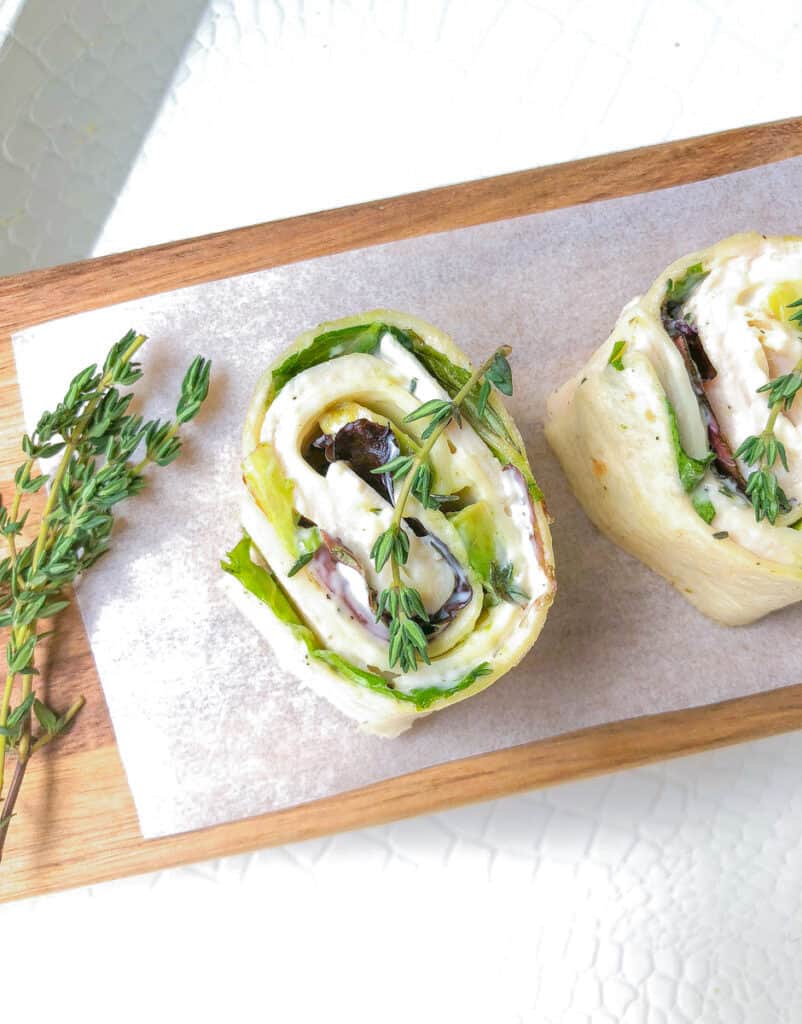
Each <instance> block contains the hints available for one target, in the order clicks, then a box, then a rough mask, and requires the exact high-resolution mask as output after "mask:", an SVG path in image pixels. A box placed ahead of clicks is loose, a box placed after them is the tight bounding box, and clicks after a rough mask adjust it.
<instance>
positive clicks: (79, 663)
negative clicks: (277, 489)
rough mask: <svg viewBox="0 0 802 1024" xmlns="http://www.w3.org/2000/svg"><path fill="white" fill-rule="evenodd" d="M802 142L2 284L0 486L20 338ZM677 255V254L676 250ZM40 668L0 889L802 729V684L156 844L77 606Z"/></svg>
mask: <svg viewBox="0 0 802 1024" xmlns="http://www.w3.org/2000/svg"><path fill="white" fill-rule="evenodd" d="M800 154H802V119H793V120H788V121H779V122H775V123H773V124H767V125H759V126H755V127H750V128H739V129H736V130H734V131H729V132H723V133H721V134H717V135H708V136H704V137H702V138H697V139H689V140H683V141H680V142H672V143H667V144H664V145H660V146H653V147H649V148H645V149H638V150H632V151H630V152H626V153H617V154H612V155H610V156H602V157H593V158H591V159H587V160H579V161H575V162H573V163H568V164H560V165H557V166H555V167H545V168H540V169H538V170H533V171H522V172H519V173H515V174H508V175H503V176H501V177H497V178H487V179H484V180H481V181H475V182H469V183H467V184H462V185H455V186H452V187H447V188H441V189H434V190H431V191H429V192H420V193H417V194H414V195H408V196H401V197H399V198H395V199H387V200H381V201H378V202H373V203H366V204H364V205H360V206H351V207H346V208H344V209H339V210H329V211H327V212H325V213H319V214H312V215H309V216H305V217H296V218H293V219H290V220H283V221H277V222H274V223H272V224H260V225H256V226H254V227H248V228H241V229H238V230H235V231H225V232H222V233H220V234H215V235H207V236H205V237H203V238H194V239H189V240H187V241H182V242H174V243H170V244H167V245H160V246H155V247H153V248H150V249H141V250H138V251H136V252H130V253H123V254H121V255H116V256H106V257H103V258H101V259H97V260H87V261H85V262H83V263H76V264H71V265H69V266H63V267H55V268H53V269H49V270H41V271H35V272H33V273H29V274H22V275H19V276H16V277H11V278H3V279H0V493H8V482H9V480H10V479H11V477H12V475H13V470H14V468H15V466H16V465H17V463H18V462H19V455H20V453H19V450H18V447H17V446H18V443H19V438H20V435H21V433H22V429H23V426H22V410H21V406H20V401H19V393H18V390H17V387H16V382H15V372H14V361H13V357H12V354H11V345H10V334H11V333H12V332H13V331H15V330H18V329H20V328H22V327H26V326H29V325H31V324H35V323H39V322H41V321H44V320H49V319H52V318H54V317H58V316H63V315H66V314H68V313H77V312H81V311H83V310H87V309H93V308H95V307H98V306H104V305H110V304H111V303H115V302H122V301H124V300H126V299H132V298H137V297H140V296H143V295H148V294H152V293H155V292H160V291H167V290H170V289H173V288H179V287H181V286H182V285H189V284H196V283H198V282H201V281H210V280H213V279H216V278H222V277H228V276H230V275H233V274H241V273H244V272H247V271H253V270H261V269H264V268H266V267H273V266H278V265H280V264H283V263H292V262H296V261H298V260H304V259H309V258H311V257H314V256H321V255H325V254H328V253H334V252H340V251H342V250H345V249H354V248H357V247H360V246H367V245H374V244H377V243H380V242H390V241H393V240H395V239H400V238H409V237H412V236H414V235H421V234H428V233H431V232H436V231H448V230H451V229H453V228H459V227H465V226H467V225H471V224H480V223H484V222H487V221H493V220H502V219H505V218H509V217H517V216H521V215H523V214H528V213H536V212H539V211H542V210H552V209H556V208H559V207H563V206H571V205H574V204H577V203H586V202H592V201H594V200H598V199H609V198H615V197H618V196H624V195H630V194H632V193H635V192H644V191H649V190H652V189H658V188H665V187H668V186H671V185H679V184H684V183H686V182H691V181H697V180H700V179H703V178H710V177H714V176H715V175H719V174H725V173H727V172H730V171H737V170H742V169H745V168H748V167H755V166H758V165H760V164H764V163H770V162H772V161H775V160H781V159H784V158H786V157H791V156H798V155H800ZM667 258H668V256H667ZM48 642H49V643H50V647H49V649H48V650H47V652H46V653H47V660H48V664H47V666H46V671H44V672H43V679H45V680H47V682H48V686H49V692H50V695H51V699H52V700H53V702H54V703H55V705H56V707H58V708H66V707H67V706H68V704H69V703H70V701H71V700H72V698H73V697H75V696H77V695H78V694H79V693H83V694H84V695H85V696H86V698H87V707H86V708H85V710H84V711H83V713H82V714H81V716H80V718H79V720H78V722H77V725H76V727H75V729H73V731H72V732H71V733H70V734H69V735H68V736H66V737H64V738H63V739H62V740H59V741H58V742H56V743H53V744H52V745H51V746H49V747H47V748H45V750H44V751H43V752H42V753H41V754H40V755H37V757H36V758H35V759H34V760H33V761H32V762H31V765H30V767H29V770H28V773H27V777H26V779H25V784H24V788H23V791H22V795H21V798H20V801H19V803H18V805H17V810H18V813H17V815H16V817H15V818H14V820H13V821H12V824H11V828H10V832H9V838H8V841H7V844H6V855H5V858H4V863H3V864H2V866H0V900H8V899H13V898H16V897H21V896H30V895H34V894H36V893H43V892H52V891H54V890H58V889H63V888H66V887H68V886H73V885H81V884H86V883H90V882H98V881H101V880H104V879H109V878H116V877H119V876H122V875H129V874H134V873H136V872H140V871H148V870H153V869H157V868H164V867H168V866H170V865H174V864H183V863H187V862H189V861H196V860H202V859H205V858H209V857H218V856H221V855H223V854H229V853H241V852H244V851H247V850H253V849H255V848H257V847H262V846H269V845H271V844H276V843H283V842H288V841H291V840H297V839H306V838H311V837H313V836H319V835H322V834H324V833H328V832H335V831H341V830H345V829H351V828H357V827H360V826H364V825H372V824H378V823H380V822H386V821H390V820H393V819H397V818H402V817H408V816H410V815H414V814H420V813H422V812H427V811H436V810H442V809H444V808H447V807H453V806H455V805H457V804H462V803H467V802H469V801H476V800H484V799H488V798H491V797H497V796H501V795H504V794H508V793H515V792H520V791H522V790H526V789H531V788H533V787H536V786H545V785H549V784H551V783H555V782H560V781H564V780H568V779H578V778H583V777H586V776H589V775H594V774H598V773H601V772H606V771H612V770H614V769H617V768H627V767H632V766H634V765H640V764H646V763H648V762H650V761H656V760H659V759H661V758H667V757H673V756H677V755H680V754H689V753H694V752H696V751H700V750H705V749H708V748H710V747H715V746H722V745H724V744H728V743H736V742H739V741H743V740H748V739H755V738H758V737H763V736H770V735H772V734H774V733H779V732H785V731H789V730H791V729H798V728H802V685H798V686H789V687H785V688H783V689H779V690H774V691H772V692H770V693H764V694H760V695H757V696H754V697H746V698H740V699H737V700H731V701H725V702H723V703H720V704H715V705H710V706H707V707H702V708H691V709H688V710H685V711H680V712H674V713H670V714H663V715H653V716H648V717H643V718H636V719H630V720H628V721H625V722H615V723H612V724H609V725H605V726H600V727H597V728H593V729H585V730H582V731H581V732H575V733H570V734H566V735H562V736H558V737H556V738H554V739H549V740H543V741H540V742H537V743H530V744H526V745H524V746H519V747H514V748H511V749H508V750H501V751H497V752H495V753H491V754H483V755H479V756H477V757H472V758H468V759H465V760H462V761H457V762H452V763H450V764H445V765H441V766H438V767H435V768H429V769H426V770H425V771H420V772H415V773H413V774H411V775H406V776H403V777H401V778H397V779H391V780H389V781H386V782H380V783H377V784H375V785H372V786H369V787H367V788H364V789H360V790H355V791H352V792H349V793H345V794H343V795H341V796H336V797H330V798H327V799H325V800H320V801H317V802H315V803H312V804H306V805H304V806H301V807H296V808H292V809H290V810H286V811H278V812H274V813H272V814H265V815H262V816H261V817H257V818H250V819H247V820H244V821H239V822H235V823H234V824H230V825H221V826H218V827H216V828H210V829H204V830H202V831H198V832H191V833H186V834H184V835H180V836H174V837H172V838H167V839H158V840H150V841H147V842H146V841H144V840H143V839H142V838H141V837H140V835H139V829H138V825H137V820H136V815H135V813H134V806H133V802H132V800H131V795H130V793H129V791H128V786H127V784H126V779H125V773H124V771H123V767H122V764H121V763H120V759H119V755H118V752H117V747H116V745H115V742H114V733H113V731H112V727H111V722H110V721H109V717H108V712H107V710H106V706H105V703H104V700H103V695H102V693H101V690H100V686H99V683H98V678H97V674H96V672H95V667H94V663H93V661H92V655H91V653H90V651H89V647H88V645H87V640H86V635H85V633H84V630H83V626H82V624H81V620H80V616H79V615H78V613H77V611H76V610H75V609H73V608H71V609H69V610H68V612H66V613H65V616H64V618H63V619H62V621H61V622H60V623H59V632H58V634H57V635H56V636H55V637H53V638H52V639H51V640H50V641H48Z"/></svg>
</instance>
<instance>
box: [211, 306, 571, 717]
mask: <svg viewBox="0 0 802 1024" xmlns="http://www.w3.org/2000/svg"><path fill="white" fill-rule="evenodd" d="M470 372H471V367H470V363H469V361H468V359H467V358H466V357H465V355H464V354H463V353H462V352H461V351H460V350H459V349H458V348H457V347H456V345H454V343H453V342H452V341H451V340H450V338H448V337H447V336H446V335H445V334H443V333H442V332H441V331H438V330H437V329H436V328H434V327H432V326H431V325H429V324H427V323H425V322H423V321H421V320H418V319H416V318H415V317H412V316H407V315H405V314H401V313H394V312H390V311H387V310H376V311H372V312H368V313H364V314H361V315H359V316H354V317H349V318H347V319H344V320H339V321H336V322H333V323H327V324H323V325H321V326H319V327H317V328H315V329H314V330H311V331H308V332H306V333H305V334H303V335H301V337H300V338H298V339H297V341H296V342H295V343H294V344H293V345H292V346H291V347H290V348H289V349H288V350H287V351H286V352H284V353H283V354H282V355H281V356H280V357H279V358H278V359H277V360H276V362H275V363H274V364H273V365H272V366H270V367H269V368H268V369H267V371H266V372H265V373H264V375H263V376H262V378H261V380H260V382H259V384H258V386H257V389H256V392H255V394H254V397H253V400H252V402H251V405H250V408H249V410H248V414H247V419H246V424H245V429H244V433H243V476H244V481H245V485H246V486H245V495H244V499H243V504H242V513H241V518H242V526H243V529H244V536H243V539H242V541H241V542H240V543H239V544H238V545H237V547H236V548H235V549H234V550H233V551H232V552H231V553H230V555H229V562H228V564H227V565H224V568H226V569H227V570H228V572H229V573H230V574H231V575H232V576H234V577H236V578H237V580H238V583H239V584H242V586H239V585H236V584H235V585H234V589H233V593H234V596H235V599H236V600H237V601H238V603H239V604H240V606H241V607H242V608H243V610H244V611H245V613H246V614H247V615H248V617H249V619H250V620H251V621H252V622H253V624H254V625H255V626H256V627H257V628H258V629H259V630H260V631H261V632H262V633H263V634H264V635H265V636H266V637H267V639H268V640H269V641H270V644H271V646H272V648H273V651H274V653H275V655H276V657H277V658H278V659H279V661H280V662H281V663H282V664H283V665H284V666H285V668H286V669H287V670H288V671H290V672H291V673H292V674H293V675H295V676H296V677H297V678H298V679H299V680H300V681H301V682H303V683H304V684H306V685H308V686H309V687H310V688H311V689H313V690H314V691H315V692H316V693H318V694H320V695H321V696H323V697H325V698H326V699H328V700H329V701H330V702H331V703H332V704H333V705H335V706H336V707H337V708H339V709H340V710H341V711H342V712H344V713H345V714H346V715H349V716H350V717H351V718H354V719H356V721H358V722H359V723H360V725H361V726H362V728H363V729H364V730H365V731H368V732H371V733H375V734H378V735H382V736H388V737H392V736H396V735H398V734H399V733H401V732H403V731H404V730H405V729H408V728H409V727H410V726H411V725H412V724H413V723H414V721H415V720H416V719H418V718H421V717H423V716H425V715H428V714H431V713H432V712H434V711H437V710H440V709H441V708H444V707H447V706H450V705H451V704H455V703H457V702H458V701H461V700H465V699H466V698H467V697H471V696H473V695H474V694H476V693H479V692H480V691H481V690H484V689H486V688H487V687H488V686H490V685H491V684H492V683H493V682H495V681H496V680H497V679H498V678H500V676H502V675H503V674H504V673H505V672H507V671H508V670H509V669H510V668H512V667H513V666H514V665H516V664H517V663H518V662H519V661H520V660H521V658H522V657H523V656H524V655H525V654H526V652H527V651H528V650H529V649H530V647H531V646H532V644H534V642H535V640H536V638H537V636H538V634H539V632H540V630H541V628H542V626H543V622H544V620H545V618H546V614H547V611H548V608H549V606H550V604H551V602H552V599H553V594H554V562H553V555H552V548H551V539H550V534H549V528H548V518H547V514H546V512H545V509H544V507H543V504H542V500H541V494H540V491H539V490H538V488H537V484H536V483H535V480H534V478H533V476H532V472H531V470H530V468H529V464H528V462H527V459H526V454H525V451H524V446H523V442H522V440H521V437H520V434H519V432H518V430H517V429H516V427H515V424H514V423H513V421H512V419H511V418H510V416H509V414H508V413H507V411H506V410H505V408H504V406H503V404H502V402H501V400H500V399H499V397H498V396H497V395H496V394H495V392H494V393H493V395H492V396H491V397H490V399H489V401H488V405H487V408H486V411H485V413H484V415H482V416H479V415H476V412H477V405H476V395H473V397H472V398H470V400H468V401H466V402H465V404H464V405H463V406H462V415H461V417H460V418H459V421H458V420H457V419H456V418H455V419H454V420H453V421H452V422H450V423H449V425H448V426H447V428H446V430H445V432H444V433H443V435H442V436H441V437H439V438H438V439H437V440H436V442H435V443H434V447H433V449H432V451H431V455H430V460H429V461H430V465H431V470H432V482H431V492H432V494H433V495H434V497H433V498H432V499H431V505H430V506H429V505H424V504H423V503H422V502H421V501H420V500H418V498H417V497H415V496H414V495H411V496H410V497H409V500H408V502H407V504H406V505H405V506H404V508H405V511H404V520H403V527H404V531H405V533H406V535H407V537H408V541H409V556H408V559H407V561H406V564H405V565H404V566H403V567H402V569H401V576H402V579H403V581H404V583H406V584H409V586H411V587H414V588H415V589H416V590H417V591H418V593H419V595H420V598H421V600H422V603H423V606H424V609H425V613H426V615H425V619H423V618H422V619H421V620H420V625H421V628H422V629H423V630H424V632H425V634H426V649H427V652H428V654H427V656H428V658H429V661H430V663H429V664H426V663H425V662H424V661H422V660H421V661H420V662H418V664H417V665H416V666H415V667H414V669H412V670H409V669H407V670H402V669H401V668H400V667H399V665H398V664H396V665H395V666H394V667H391V666H390V659H389V657H388V653H389V629H388V615H387V614H386V613H385V614H380V612H381V609H380V608H379V607H378V605H379V595H380V594H381V593H382V591H383V590H384V589H385V588H387V587H388V586H389V585H390V584H391V583H392V578H391V570H390V566H389V565H386V566H384V567H383V568H382V569H381V570H380V571H377V570H376V566H375V564H374V560H373V558H372V555H371V553H372V550H373V547H374V545H375V543H376V541H377V538H379V537H380V535H381V534H382V533H383V531H385V530H387V528H388V526H389V524H390V522H391V518H392V515H393V509H394V503H395V498H396V496H397V493H398V483H397V482H396V481H394V480H393V479H392V476H391V474H390V473H382V472H381V466H383V465H384V464H385V463H388V462H390V461H391V460H392V459H393V458H396V459H398V458H399V457H402V456H405V455H414V454H415V453H416V452H417V451H418V450H419V449H420V447H421V445H422V434H423V432H424V430H425V428H426V424H427V421H426V419H419V420H412V421H409V420H408V417H409V415H410V414H412V413H414V412H415V411H416V410H417V409H419V408H421V407H422V406H423V405H424V404H425V403H426V402H430V401H432V400H433V399H440V400H448V399H450V398H452V397H453V396H454V394H455V393H456V392H457V391H459V389H460V388H461V387H462V385H463V384H464V383H465V382H466V380H467V379H468V377H469V376H470ZM477 390H478V388H477ZM376 470H378V472H375V471H376Z"/></svg>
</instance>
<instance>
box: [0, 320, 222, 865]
mask: <svg viewBox="0 0 802 1024" xmlns="http://www.w3.org/2000/svg"><path fill="white" fill-rule="evenodd" d="M145 340H146V339H145V336H144V335H142V334H136V333H135V332H134V331H129V332H128V333H127V334H125V335H124V337H122V338H121V339H120V340H119V341H118V342H117V343H116V344H115V345H113V346H112V347H111V349H110V350H109V353H108V355H107V357H106V360H105V362H104V363H103V366H102V368H98V366H97V365H96V364H93V365H92V366H87V367H86V369H84V370H82V371H81V372H80V373H78V374H76V375H75V377H73V379H72V382H71V383H70V386H69V388H68V389H67V392H66V394H65V396H64V398H63V399H62V401H61V402H60V403H59V404H58V405H57V406H56V408H55V410H54V411H52V412H50V411H48V412H45V413H43V414H42V416H41V417H40V418H39V421H38V423H37V425H36V428H35V429H34V431H33V432H32V433H31V434H25V435H24V436H23V438H22V441H21V448H22V451H23V454H24V455H25V460H24V461H23V462H22V464H21V465H20V466H19V468H18V469H17V471H16V473H15V475H14V495H13V498H12V499H11V504H10V505H9V506H8V507H4V506H3V505H1V504H0V534H2V536H3V537H4V538H5V543H6V549H7V556H6V557H5V558H4V559H2V561H0V626H3V627H7V628H8V629H9V639H8V643H7V645H6V676H5V684H4V686H3V690H2V697H1V698H0V797H2V794H3V782H4V775H5V767H6V759H7V758H8V757H9V756H10V754H11V752H12V751H13V752H15V753H16V767H15V770H14V776H13V778H12V781H11V785H10V786H9V789H8V793H7V795H6V797H5V802H4V805H3V811H2V816H0V857H2V851H3V845H4V843H5V838H6V835H7V832H8V825H9V822H10V820H11V817H12V814H13V812H14V806H15V804H16V801H17V797H18V794H19V790H20V787H21V785H22V780H23V777H24V775H25V770H26V767H27V765H28V762H29V760H30V758H31V757H32V756H33V754H34V753H36V752H37V751H38V750H41V749H42V747H44V746H46V745H47V744H48V743H50V742H51V741H52V740H53V739H55V738H56V737H57V736H60V735H61V734H63V733H64V732H65V731H66V730H67V729H68V728H69V727H70V725H71V724H72V722H73V720H74V719H75V716H76V715H77V714H78V713H79V712H80V710H81V708H82V707H83V705H84V698H83V697H79V698H78V699H77V700H75V701H74V702H73V703H72V705H71V706H70V707H69V708H67V709H66V710H65V711H64V712H63V713H58V712H57V711H56V710H54V709H53V708H52V707H50V705H49V704H48V703H47V702H46V701H44V700H42V699H40V698H39V697H38V696H37V695H36V692H35V689H34V685H33V680H34V677H36V676H37V675H38V674H39V672H38V670H37V668H36V665H35V661H36V651H37V647H38V645H39V643H40V641H41V640H42V639H44V637H46V636H48V635H49V634H50V633H51V632H52V630H50V631H47V632H43V631H41V630H40V626H39V624H40V622H41V621H42V620H45V619H51V618H53V617H54V616H57V615H58V614H59V613H60V612H61V611H63V610H64V609H65V608H66V607H67V606H68V605H69V604H70V601H71V596H70V594H69V590H68V588H69V586H70V585H71V584H72V583H73V582H74V581H75V580H76V578H77V577H78V576H79V575H80V574H81V573H83V572H85V571H86V570H87V569H88V568H90V566H92V565H93V564H94V563H95V562H96V561H97V560H98V559H99V558H101V557H102V556H103V555H104V554H105V553H106V551H108V549H109V545H110V540H111V531H112V526H113V518H114V514H113V508H114V506H115V505H117V504H119V502H121V501H123V500H124V499H125V498H129V497H132V496H133V495H136V494H138V493H139V492H140V491H141V490H142V488H143V487H144V485H145V478H144V475H143V474H144V472H145V470H146V469H147V468H148V467H149V466H150V465H151V464H154V465H157V466H167V465H169V463H171V462H172V461H173V460H174V459H175V458H177V456H178V454H179V452H180V450H181V438H180V436H179V431H180V428H181V427H182V426H183V424H185V423H188V422H189V421H190V420H191V419H193V418H194V417H195V416H196V415H197V413H198V411H199V409H200V407H201V405H202V403H203V401H204V400H205V398H206V395H207V394H208V390H209V373H210V369H211V364H210V363H209V361H208V360H206V359H203V358H202V357H201V356H198V357H196V358H195V359H194V360H193V362H192V364H191V365H190V367H189V369H188V370H187V373H186V375H185V377H184V380H183V383H182V385H181V395H180V397H179V400H178V404H177V406H176V411H175V417H174V418H173V419H170V420H167V421H166V422H165V423H162V422H161V421H159V420H147V421H146V420H145V419H144V418H143V417H142V416H139V415H136V414H134V413H130V412H129V411H128V408H129V405H130V403H131V399H132V397H133V394H132V393H131V392H128V393H126V394H121V393H120V390H119V389H120V388H127V387H130V386H131V385H133V384H135V383H136V382H137V381H138V380H139V379H140V378H141V377H142V370H141V368H140V365H139V364H138V363H137V362H135V360H134V356H135V355H136V353H137V352H138V350H139V349H140V348H141V347H142V345H143V344H144V343H145ZM143 445H144V454H143V456H142V458H141V459H140V460H139V461H138V462H136V463H133V462H132V461H131V460H132V457H133V456H134V453H135V452H136V451H137V449H139V448H140V447H141V446H143ZM57 455H60V456H61V457H60V459H59V461H58V463H57V465H56V468H55V470H54V472H53V473H52V475H50V474H46V473H40V474H38V475H34V474H35V468H34V467H35V464H36V462H37V460H39V459H47V458H53V457H54V456H57ZM48 481H49V482H50V492H49V494H48V497H47V500H46V502H45V506H44V510H43V512H42V516H41V521H40V525H39V529H38V532H37V534H36V536H35V538H34V539H33V540H31V541H30V542H29V543H28V544H27V545H26V546H24V547H18V544H17V541H18V539H19V537H20V535H21V533H22V530H23V528H24V526H25V524H26V522H27V519H28V515H29V512H30V508H27V509H26V510H25V511H24V512H21V508H22V504H23V502H27V501H29V499H30V497H31V495H33V494H35V493H36V492H37V491H39V490H40V489H41V488H42V487H43V486H44V485H45V483H47V482H48ZM17 684H18V685H17ZM15 691H16V692H18V697H17V701H18V702H17V705H16V707H12V699H13V697H14V693H15ZM34 718H35V719H36V722H38V725H39V730H38V732H37V733H34V731H33V730H34V724H33V719H34Z"/></svg>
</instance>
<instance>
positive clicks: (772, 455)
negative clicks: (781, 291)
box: [735, 299, 802, 526]
mask: <svg viewBox="0 0 802 1024" xmlns="http://www.w3.org/2000/svg"><path fill="white" fill-rule="evenodd" d="M800 307H802V299H797V300H796V302H791V303H790V304H789V306H788V308H789V309H797V310H798V312H796V313H794V315H793V316H792V317H790V320H792V321H794V322H795V323H796V324H797V325H798V326H802V308H800ZM800 388H802V359H800V361H799V362H798V363H797V364H796V366H795V367H794V368H793V370H791V372H790V373H784V374H782V375H781V376H779V377H775V378H774V380H770V381H769V382H768V383H767V384H764V385H763V386H762V387H760V388H758V389H757V391H758V394H765V395H767V399H766V400H767V402H768V406H769V410H770V411H769V417H768V420H767V421H766V426H765V427H764V428H763V430H762V431H761V432H760V433H759V434H752V435H751V436H749V437H747V438H746V440H745V441H744V442H743V443H742V444H741V445H740V447H739V448H738V450H737V451H736V452H735V457H736V459H743V460H744V462H745V463H746V464H747V465H749V466H753V467H755V468H754V469H753V470H752V472H751V473H750V474H749V476H748V478H747V481H746V496H747V497H748V498H749V499H750V501H751V502H752V508H753V509H754V510H755V519H756V520H757V522H760V521H761V519H768V521H769V522H770V523H771V525H772V526H773V525H774V524H775V523H776V521H777V516H779V515H784V514H785V513H786V512H790V511H791V503H790V501H789V500H788V497H787V496H786V494H785V492H784V491H783V489H782V487H780V484H779V482H778V480H777V476H776V474H775V472H774V471H773V467H774V466H775V465H776V463H777V460H778V459H779V461H780V463H781V464H782V466H783V468H784V469H785V470H786V471H787V470H788V456H787V455H786V452H785V446H784V445H783V443H782V441H780V439H779V438H778V437H777V436H776V435H775V433H774V428H775V426H776V424H777V417H778V416H779V415H780V412H783V411H785V412H787V411H788V410H789V409H790V408H791V405H792V404H793V401H794V399H795V398H796V396H797V394H798V392H799V389H800Z"/></svg>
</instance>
